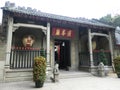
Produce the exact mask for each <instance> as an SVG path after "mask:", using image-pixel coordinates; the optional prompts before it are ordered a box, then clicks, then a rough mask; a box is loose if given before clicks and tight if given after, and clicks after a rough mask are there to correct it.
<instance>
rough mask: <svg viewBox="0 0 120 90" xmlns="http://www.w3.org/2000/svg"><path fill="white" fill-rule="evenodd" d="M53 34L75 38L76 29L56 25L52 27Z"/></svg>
mask: <svg viewBox="0 0 120 90" xmlns="http://www.w3.org/2000/svg"><path fill="white" fill-rule="evenodd" d="M52 36H59V37H65V38H73V37H74V30H71V29H65V28H56V27H54V28H53V29H52Z"/></svg>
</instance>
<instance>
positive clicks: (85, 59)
mask: <svg viewBox="0 0 120 90" xmlns="http://www.w3.org/2000/svg"><path fill="white" fill-rule="evenodd" d="M79 65H80V66H90V55H89V53H88V52H81V53H79Z"/></svg>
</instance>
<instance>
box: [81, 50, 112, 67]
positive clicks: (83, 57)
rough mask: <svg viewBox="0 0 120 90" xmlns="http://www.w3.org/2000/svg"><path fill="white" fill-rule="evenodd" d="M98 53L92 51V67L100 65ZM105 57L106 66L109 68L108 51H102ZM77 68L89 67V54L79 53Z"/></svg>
mask: <svg viewBox="0 0 120 90" xmlns="http://www.w3.org/2000/svg"><path fill="white" fill-rule="evenodd" d="M99 52H100V51H93V62H94V65H95V66H97V65H98V64H99V63H100V57H99ZM104 53H105V56H106V58H107V62H108V63H107V65H108V66H111V65H112V61H111V54H110V51H104ZM79 66H90V54H89V52H80V53H79Z"/></svg>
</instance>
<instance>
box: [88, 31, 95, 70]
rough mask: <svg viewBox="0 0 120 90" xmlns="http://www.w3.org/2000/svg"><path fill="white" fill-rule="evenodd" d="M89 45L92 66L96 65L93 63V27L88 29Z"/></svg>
mask: <svg viewBox="0 0 120 90" xmlns="http://www.w3.org/2000/svg"><path fill="white" fill-rule="evenodd" d="M88 45H89V53H90V67H91V69H92V67H93V66H94V63H93V51H92V35H91V29H88Z"/></svg>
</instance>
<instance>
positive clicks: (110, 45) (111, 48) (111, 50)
mask: <svg viewBox="0 0 120 90" xmlns="http://www.w3.org/2000/svg"><path fill="white" fill-rule="evenodd" d="M109 48H110V53H111V60H112V67H113V71H115V69H114V64H113V43H112V35H111V32H110V31H109Z"/></svg>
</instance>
